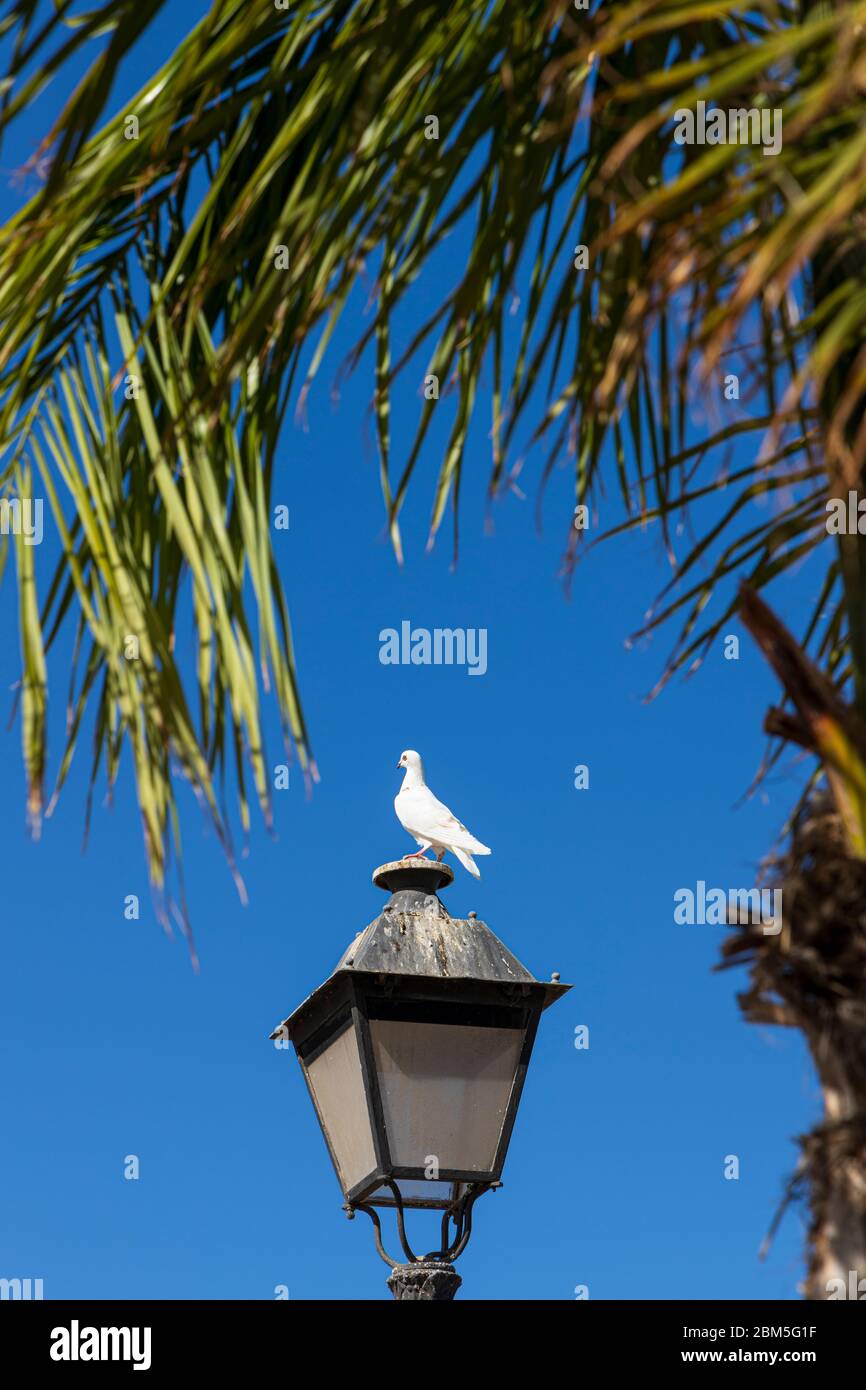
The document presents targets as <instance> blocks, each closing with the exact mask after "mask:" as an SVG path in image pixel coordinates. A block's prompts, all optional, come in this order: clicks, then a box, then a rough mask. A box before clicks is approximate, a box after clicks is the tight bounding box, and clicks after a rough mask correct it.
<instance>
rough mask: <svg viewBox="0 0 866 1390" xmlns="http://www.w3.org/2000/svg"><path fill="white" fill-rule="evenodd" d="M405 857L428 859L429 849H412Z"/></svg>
mask: <svg viewBox="0 0 866 1390" xmlns="http://www.w3.org/2000/svg"><path fill="white" fill-rule="evenodd" d="M403 857H404V859H426V858H427V851H426V849H412V850H410V851H409V853H408V854H406V855H404V856H403Z"/></svg>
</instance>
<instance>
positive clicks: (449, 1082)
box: [370, 1019, 525, 1173]
mask: <svg viewBox="0 0 866 1390" xmlns="http://www.w3.org/2000/svg"><path fill="white" fill-rule="evenodd" d="M370 1035H371V1040H372V1044H373V1056H374V1060H375V1065H376V1071H377V1074H378V1078H379V1091H380V1095H381V1099H382V1111H383V1115H384V1120H385V1130H386V1133H387V1136H388V1145H389V1148H390V1152H391V1162H392V1164H393V1165H394V1166H395V1167H396V1168H425V1167H426V1166H427V1165H428V1163H429V1161H430V1159H431V1158H434V1159H435V1160H436V1162H437V1163H438V1166H439V1168H440V1170H444V1171H447V1170H449V1169H451V1170H454V1171H457V1172H477V1173H489V1172H491V1171H492V1170H493V1164H494V1159H495V1157H496V1150H497V1148H498V1145H499V1137H500V1135H501V1133H502V1123H503V1120H504V1118H505V1112H506V1109H507V1106H508V1099H509V1096H510V1095H511V1089H512V1086H513V1084H514V1078H515V1074H516V1072H517V1068H518V1063H519V1061H520V1053H521V1049H522V1046H523V1039H524V1036H525V1032H524V1029H522V1028H484V1027H474V1026H473V1027H469V1026H463V1025H459V1024H451V1023H447V1024H446V1023H427V1022H409V1021H407V1020H405V1019H371V1020H370Z"/></svg>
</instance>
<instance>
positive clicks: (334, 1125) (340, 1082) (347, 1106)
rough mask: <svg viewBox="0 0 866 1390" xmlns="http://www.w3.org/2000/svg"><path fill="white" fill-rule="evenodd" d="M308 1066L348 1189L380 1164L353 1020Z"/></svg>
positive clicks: (326, 1129)
mask: <svg viewBox="0 0 866 1390" xmlns="http://www.w3.org/2000/svg"><path fill="white" fill-rule="evenodd" d="M305 1066H306V1072H307V1078H308V1080H309V1083H310V1089H311V1090H312V1092H313V1098H314V1100H315V1102H316V1108H317V1110H318V1112H319V1118H320V1120H321V1123H322V1128H323V1129H324V1131H325V1133H326V1135H327V1137H328V1142H329V1143H330V1145H331V1152H332V1153H333V1155H334V1161H335V1163H336V1165H337V1168H338V1171H339V1175H340V1182H341V1184H342V1187H343V1191H344V1192H348V1190H349V1188H350V1187H353V1186H354V1184H355V1183H357V1182H360V1181H361V1179H362V1178H365V1177H366V1176H367V1174H368V1173H372V1172H374V1171H375V1168H376V1151H375V1149H374V1147H373V1135H372V1131H371V1128H370V1117H369V1113H368V1110H367V1100H366V1096H365V1092H364V1076H363V1072H362V1071H361V1058H360V1055H359V1052H358V1041H357V1038H356V1036H355V1029H354V1028H353V1027H352V1025H351V1022H349V1023H347V1025H346V1027H345V1028H343V1030H342V1032H340V1033H338V1034H337V1035H336V1036H335V1037H333V1038H331V1039H330V1041H329V1042H328V1043H327V1045H326V1046H325V1047H324V1048H323V1049H322V1051H321V1052H319V1053H318V1054H317V1055H316V1057H315V1058H314V1059H313V1061H311V1062H306V1063H305Z"/></svg>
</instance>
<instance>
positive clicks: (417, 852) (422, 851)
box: [406, 840, 430, 859]
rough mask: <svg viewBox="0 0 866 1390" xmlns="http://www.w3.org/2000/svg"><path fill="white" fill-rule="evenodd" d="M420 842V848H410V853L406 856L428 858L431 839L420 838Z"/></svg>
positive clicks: (409, 857) (408, 857)
mask: <svg viewBox="0 0 866 1390" xmlns="http://www.w3.org/2000/svg"><path fill="white" fill-rule="evenodd" d="M418 844H419V848H418V849H413V850H410V851H409V853H408V854H407V855H406V858H407V859H426V858H427V851H428V849H429V848H430V841H429V840H419V841H418Z"/></svg>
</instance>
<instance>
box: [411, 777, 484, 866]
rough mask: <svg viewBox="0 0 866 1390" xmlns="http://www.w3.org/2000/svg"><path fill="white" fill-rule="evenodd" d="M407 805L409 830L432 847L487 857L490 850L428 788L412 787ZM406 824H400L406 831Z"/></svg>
mask: <svg viewBox="0 0 866 1390" xmlns="http://www.w3.org/2000/svg"><path fill="white" fill-rule="evenodd" d="M409 797H411V798H412V801H411V806H407V807H406V808H405V813H406V814H407V821H409V820H411V822H412V829H413V830H415V831H417V832H418V834H419V835H423V836H424V838H425V839H426V840H430V841H431V843H432V844H434V845H448V846H454V847H455V848H459V849H465V850H469V851H470V852H471V853H472V854H489V853H490V850H489V849H488V848H487V846H486V845H482V843H481V841H480V840H476V838H475V836H474V835H472V834H470V832H469V831H468V830H467V829H466V826H465V825H464V824H463V822H462V821H459V820H458V819H457V817H456V816H455V815H454V813H453V812H452V811H449V809H448V807H447V806H445V805H443V803H442V802H441V801H438V800H437V798H436V797H435V796H434V795H433V793H432V792H431V790H430V788H429V787H416V788H414V789H413V790H412V791H411V792H409V793H408V794H407V800H408V798H409ZM407 821H404V825H406V828H407V829H408V824H407Z"/></svg>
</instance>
